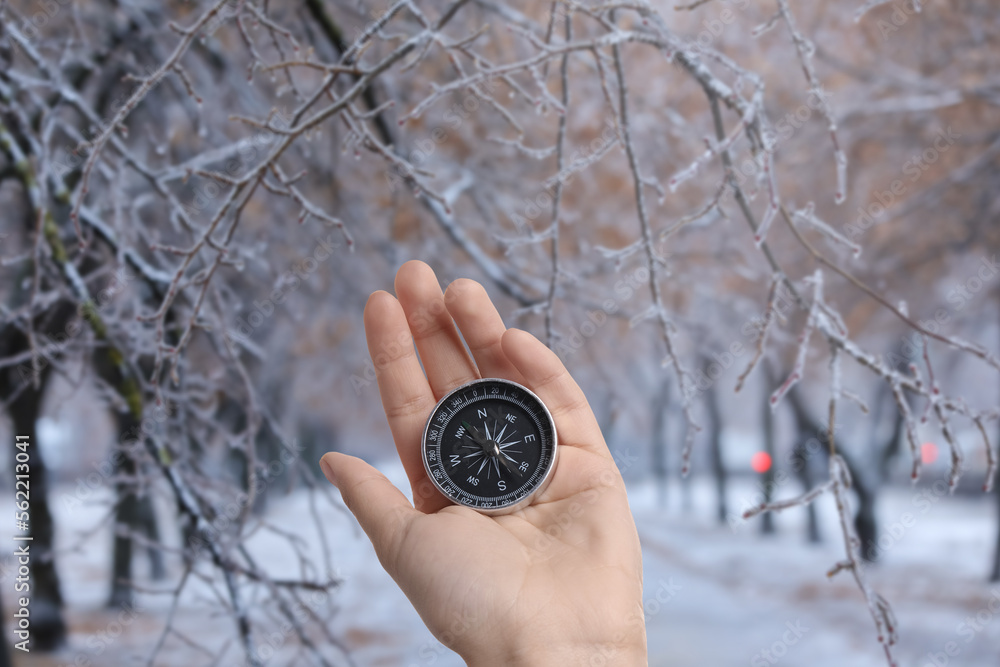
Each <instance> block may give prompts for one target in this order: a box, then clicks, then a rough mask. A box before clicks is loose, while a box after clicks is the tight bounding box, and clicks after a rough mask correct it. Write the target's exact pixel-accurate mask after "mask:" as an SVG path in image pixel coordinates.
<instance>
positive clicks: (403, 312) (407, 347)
mask: <svg viewBox="0 0 1000 667" xmlns="http://www.w3.org/2000/svg"><path fill="white" fill-rule="evenodd" d="M396 294H397V295H398V301H397V299H396V298H394V297H393V296H392V295H390V294H388V293H386V292H375V293H374V294H372V295H371V297H370V298H369V300H368V304H367V306H366V307H365V315H364V320H365V332H366V335H367V339H368V350H369V352H370V353H371V356H372V359H373V361H374V364H375V369H376V376H377V378H378V385H379V392H380V393H381V396H382V406H383V408H384V409H385V414H386V418H387V419H388V422H389V428H390V430H391V431H392V436H393V439H394V440H395V443H396V450H397V452H398V453H399V458H400V460H401V461H402V463H403V466H404V468H405V469H406V474H407V477H408V478H409V482H410V487H411V488H412V489H413V498H414V504H413V505H411V504H410V503H409V501H408V500H407V499H406V496H404V495H403V494H402V493H401V492H400V491H399V489H397V488H396V487H394V486H393V485H392V483H390V482H389V480H387V479H386V478H385V476H384V475H382V474H381V473H380V472H378V471H377V470H376V469H375V468H373V467H372V466H370V465H368V464H367V463H365V462H364V461H362V460H361V459H359V458H355V457H352V456H347V455H345V454H340V453H328V454H326V455H325V456H323V458H322V460H321V461H320V465H321V467H322V468H323V472H324V474H325V475H326V476H327V478H328V479H329V480H330V481H331V482H332V483H333V484H334V485H336V486H337V488H339V489H340V492H341V494H342V496H343V498H344V502H345V504H346V505H347V507H348V508H349V509H350V510H351V512H352V513H353V514H354V516H355V517H357V520H358V522H359V523H360V524H361V527H362V528H363V529H364V531H365V533H367V535H368V537H369V538H370V539H371V541H372V544H373V545H374V547H375V552H376V554H378V558H379V561H380V562H381V563H382V566H383V567H384V568H385V569H386V571H387V572H388V573H389V574H390V575H391V576H392V578H393V579H394V580H395V581H396V583H397V584H398V585H399V587H400V588H401V589H402V590H403V592H404V593H405V594H406V596H407V597H408V598H409V600H410V602H411V603H412V604H413V606H414V607H415V608H416V610H417V612H418V613H419V614H420V617H421V618H422V619H423V621H424V623H426V625H427V627H428V628H429V629H430V631H431V632H432V633H433V634H434V636H435V637H437V638H438V639H439V640H440V641H441V642H442V643H443V644H445V645H446V646H448V647H449V648H451V649H453V650H454V651H456V652H457V653H458V654H459V655H461V656H462V657H463V658H464V659H465V661H466V662H467V663H468V664H469V665H471V666H472V667H480V666H485V665H508V666H509V665H558V666H559V667H564V666H575V665H590V664H602V665H628V666H632V665H645V664H646V632H645V625H644V622H643V609H642V556H641V552H640V549H639V537H638V534H637V533H636V529H635V523H634V521H633V519H632V514H631V512H630V511H629V506H628V498H627V497H626V494H625V485H624V483H623V481H622V478H621V474H620V473H619V471H618V469H617V467H616V465H615V463H614V460H613V459H612V457H611V453H610V452H609V451H608V447H607V445H606V444H605V442H604V438H603V437H602V436H601V431H600V428H599V427H598V425H597V420H596V419H595V417H594V414H593V412H592V411H591V409H590V406H589V404H588V403H587V399H586V397H585V396H584V394H583V392H582V391H581V390H580V388H579V386H577V384H576V382H574V381H573V378H572V377H570V375H569V373H568V372H567V371H566V368H565V367H564V366H563V364H562V362H561V361H560V360H559V358H558V357H557V356H556V355H555V354H554V353H553V352H552V351H551V350H549V349H548V348H547V347H545V345H543V344H542V343H541V342H540V341H538V340H537V339H536V338H535V337H534V336H532V335H531V334H529V333H526V332H524V331H519V330H517V329H506V328H505V327H504V324H503V321H502V320H501V319H500V315H499V314H498V313H497V311H496V308H494V306H493V304H492V303H491V301H490V299H489V296H488V295H487V294H486V291H485V290H484V289H483V287H482V286H481V285H479V284H478V283H476V282H474V281H471V280H456V281H455V282H454V283H452V284H451V285H450V286H449V287H448V290H447V293H442V292H441V288H440V287H439V286H438V282H437V279H436V277H435V276H434V272H433V271H432V270H431V268H430V267H429V266H427V265H426V264H424V263H423V262H418V261H412V262H408V263H406V264H404V265H403V266H402V267H401V268H400V269H399V272H398V273H397V274H396ZM456 325H457V329H456ZM459 331H461V334H462V336H463V337H464V338H465V341H466V343H467V344H468V347H469V350H471V352H472V357H473V358H472V359H470V358H469V355H468V354H467V353H466V351H465V348H464V347H463V345H462V341H461V339H460V337H459V333H458V332H459ZM414 341H416V351H414ZM417 353H419V355H420V357H419V360H418V357H417ZM421 361H423V367H424V369H426V377H425V375H424V372H423V371H422V370H421V364H420V362H421ZM479 377H499V378H506V379H509V380H513V381H515V382H519V383H521V384H523V385H525V386H527V387H528V388H530V389H531V390H532V391H534V392H535V393H536V394H537V395H538V396H539V397H540V398H541V399H542V401H543V402H544V403H545V404H546V405H547V406H548V408H549V410H550V412H551V413H552V416H553V419H554V420H555V423H556V429H557V431H558V434H559V446H560V452H559V460H558V462H557V464H556V469H555V471H554V472H553V476H552V481H551V483H550V484H549V485H548V487H546V489H545V490H544V491H543V492H542V493H541V494H540V495H539V496H538V497H536V498H535V500H534V502H533V503H532V504H531V505H529V506H528V507H526V508H525V509H523V510H520V511H518V512H516V513H513V514H508V515H502V516H493V517H491V516H486V515H483V514H480V513H478V512H476V511H474V510H472V509H469V508H467V507H461V506H458V505H454V504H451V503H450V502H449V501H448V500H447V499H446V498H445V497H444V496H443V495H441V494H440V493H439V492H438V491H437V489H436V488H435V487H434V486H433V484H432V483H431V481H430V480H429V479H428V478H427V474H426V472H425V470H424V466H423V462H422V460H421V453H420V447H421V442H420V441H421V438H422V435H423V430H424V424H425V422H426V420H427V417H428V415H429V414H430V412H431V410H432V409H433V407H434V405H435V404H436V402H437V400H438V399H439V398H440V397H441V396H443V395H445V394H446V393H448V391H450V390H451V389H453V388H455V387H457V386H458V385H461V384H463V383H465V382H468V381H471V380H474V379H476V378H479Z"/></svg>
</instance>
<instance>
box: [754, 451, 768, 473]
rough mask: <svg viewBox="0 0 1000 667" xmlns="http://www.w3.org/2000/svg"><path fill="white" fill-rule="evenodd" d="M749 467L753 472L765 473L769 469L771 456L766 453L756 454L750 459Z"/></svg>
mask: <svg viewBox="0 0 1000 667" xmlns="http://www.w3.org/2000/svg"><path fill="white" fill-rule="evenodd" d="M750 467H751V468H753V471H754V472H767V471H768V470H770V469H771V455H770V454H768V453H767V452H757V453H756V454H754V455H753V456H752V457H750Z"/></svg>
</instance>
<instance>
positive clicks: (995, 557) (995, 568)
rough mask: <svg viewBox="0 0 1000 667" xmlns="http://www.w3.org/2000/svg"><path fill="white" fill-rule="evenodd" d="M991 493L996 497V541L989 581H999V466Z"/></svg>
mask: <svg viewBox="0 0 1000 667" xmlns="http://www.w3.org/2000/svg"><path fill="white" fill-rule="evenodd" d="M993 495H994V496H996V497H997V543H996V548H995V549H994V551H993V570H992V572H990V581H1000V468H997V472H996V475H995V476H994V477H993Z"/></svg>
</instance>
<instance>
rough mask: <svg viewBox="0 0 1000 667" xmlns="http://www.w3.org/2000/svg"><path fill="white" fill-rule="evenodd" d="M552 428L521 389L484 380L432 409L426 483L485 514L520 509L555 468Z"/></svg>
mask: <svg viewBox="0 0 1000 667" xmlns="http://www.w3.org/2000/svg"><path fill="white" fill-rule="evenodd" d="M556 439H557V438H556V427H555V422H553V421H552V415H551V414H549V410H548V408H546V407H545V404H544V403H542V401H541V399H539V398H538V396H536V395H535V394H534V393H532V392H531V390H530V389H528V388H527V387H523V386H521V385H520V384H518V383H516V382H511V381H510V380H501V379H499V378H485V379H482V380H474V381H472V382H469V383H468V384H464V385H462V386H460V387H458V388H456V389H454V390H452V391H451V392H449V393H448V394H447V395H446V396H445V397H444V398H442V399H441V400H440V401H438V404H437V405H436V406H435V407H434V410H433V411H432V412H431V415H430V417H429V418H428V419H427V426H426V427H425V428H424V438H423V442H422V454H423V460H424V468H426V470H427V476H428V477H430V479H431V481H432V482H434V486H436V487H437V488H438V490H439V491H441V493H443V494H444V495H445V496H446V497H447V498H448V499H449V500H451V501H452V502H454V503H457V504H459V505H465V506H466V507H471V508H472V509H474V510H478V511H480V512H483V513H484V514H505V513H507V512H513V511H514V510H517V509H520V508H521V507H524V506H525V505H527V504H528V503H530V502H531V500H532V499H533V498H534V497H535V496H536V495H537V494H538V493H540V492H541V491H542V489H544V488H545V485H546V484H547V483H548V481H549V479H550V477H551V475H552V470H553V468H555V462H556Z"/></svg>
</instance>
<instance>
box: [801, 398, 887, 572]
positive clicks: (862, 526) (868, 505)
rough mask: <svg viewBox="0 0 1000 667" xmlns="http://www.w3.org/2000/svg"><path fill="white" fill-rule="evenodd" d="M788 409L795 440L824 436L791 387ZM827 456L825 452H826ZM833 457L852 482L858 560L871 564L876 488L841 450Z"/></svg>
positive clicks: (874, 545)
mask: <svg viewBox="0 0 1000 667" xmlns="http://www.w3.org/2000/svg"><path fill="white" fill-rule="evenodd" d="M785 398H786V399H787V400H788V403H789V405H791V406H792V411H793V414H794V415H795V423H796V426H797V428H798V431H799V439H803V438H805V439H806V440H807V441H808V439H809V438H810V437H813V436H817V437H819V436H822V435H823V434H825V433H826V427H825V426H824V425H822V424H820V423H819V422H817V421H816V420H815V419H813V417H812V415H810V414H809V411H808V410H807V409H806V406H805V403H804V401H803V400H802V395H801V394H800V393H799V388H798V387H795V388H793V389H792V390H791V391H789V392H788V395H787V396H786V397H785ZM826 451H827V453H829V449H827V450H826ZM837 453H838V454H840V457H841V458H842V459H843V460H844V464H845V465H846V466H847V471H848V473H850V475H851V480H852V481H853V484H852V488H853V489H854V492H855V493H856V494H857V496H858V511H857V513H856V514H855V515H854V530H855V531H856V532H857V534H858V539H859V540H860V541H861V545H862V546H861V556H862V558H864V559H865V560H867V561H873V560H874V559H875V557H876V556H877V555H878V544H877V541H876V537H877V535H878V522H877V521H876V519H875V500H876V497H877V491H876V489H877V485H875V484H873V483H872V482H871V480H870V479H869V478H867V477H864V476H862V474H861V468H860V466H858V464H857V462H856V461H855V460H854V459H853V458H852V457H851V456H850V455H848V454H847V452H846V451H845V450H844V448H843V447H838V448H837Z"/></svg>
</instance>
